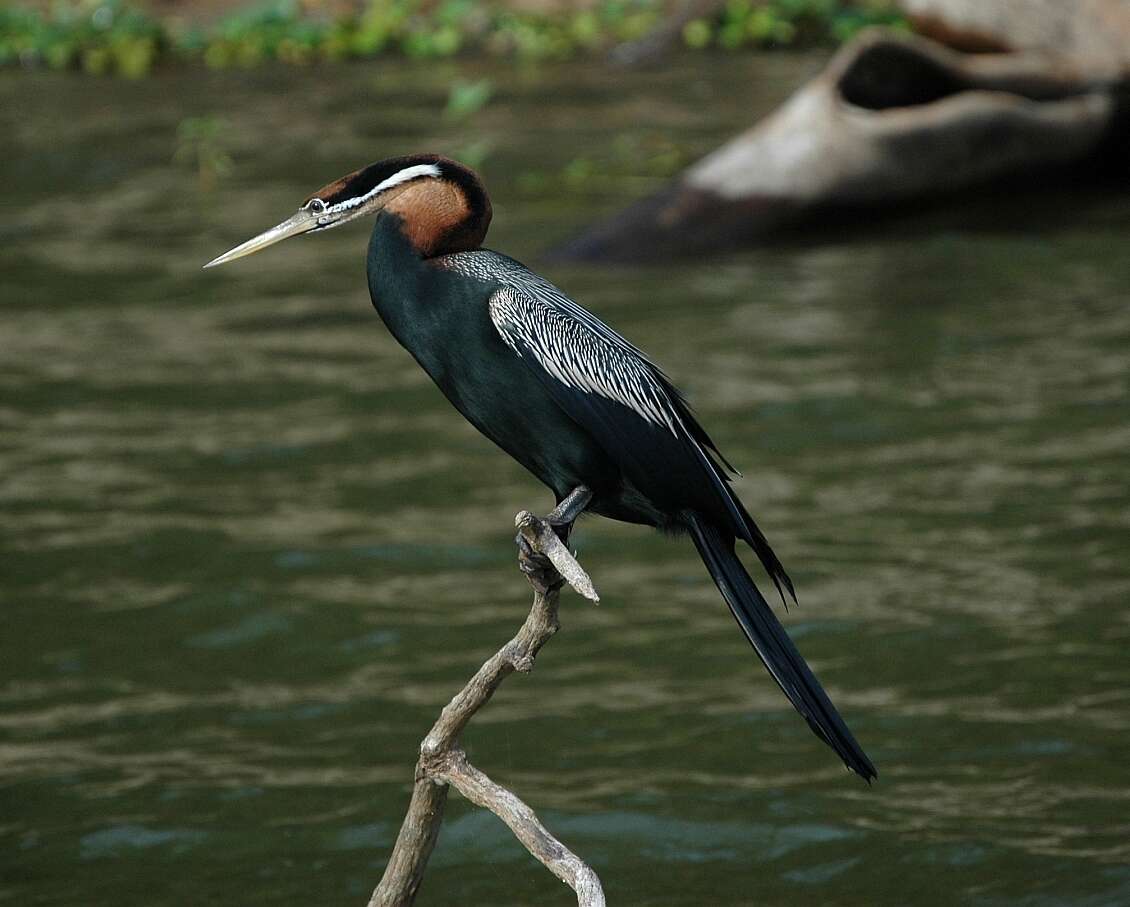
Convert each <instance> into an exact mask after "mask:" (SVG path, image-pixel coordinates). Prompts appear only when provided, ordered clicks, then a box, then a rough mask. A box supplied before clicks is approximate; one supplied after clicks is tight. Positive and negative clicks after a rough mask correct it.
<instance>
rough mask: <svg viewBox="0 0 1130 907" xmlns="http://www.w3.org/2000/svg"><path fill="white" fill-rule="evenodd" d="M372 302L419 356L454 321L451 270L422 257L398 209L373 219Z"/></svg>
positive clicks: (421, 362)
mask: <svg viewBox="0 0 1130 907" xmlns="http://www.w3.org/2000/svg"><path fill="white" fill-rule="evenodd" d="M367 268H368V278H369V295H370V296H371V297H372V300H373V307H374V308H375V309H376V310H377V313H378V314H379V315H380V316H381V319H382V320H383V321H384V323H385V324H386V325H387V326H388V329H389V331H391V332H392V335H393V336H394V337H395V338H396V339H397V340H398V341H399V342H400V343H401V345H402V346H404V347H406V348H408V349H409V350H410V351H412V353H413V355H415V356H416V357H417V359H419V360H420V364H421V365H423V366H424V368H425V369H426V370H428V371H429V372H431V371H432V369H431V368H429V365H430V363H428V362H425V361H424V359H422V358H421V356H427V351H428V350H431V349H434V348H435V337H436V334H437V333H438V332H442V331H443V329H444V326H445V324H448V323H450V319H451V314H452V313H451V312H450V311H449V310H450V307H451V305H452V301H453V297H452V294H451V293H449V292H445V290H446V289H447V287H446V286H445V282H448V281H450V280H451V276H450V275H449V274H448V273H447V272H446V271H444V270H443V269H442V268H437V267H436V266H435V265H434V264H432V263H431V262H430V261H429V260H428V259H426V258H424V257H423V256H422V255H421V253H420V251H419V249H418V248H417V247H416V246H415V245H414V244H413V243H412V241H411V239H410V237H409V236H408V235H406V233H405V231H404V230H403V225H402V221H401V220H400V218H399V217H397V216H396V215H394V214H389V213H386V212H382V213H380V214H378V215H377V219H376V222H375V223H374V224H373V233H372V236H371V237H370V239H369V254H368V258H367Z"/></svg>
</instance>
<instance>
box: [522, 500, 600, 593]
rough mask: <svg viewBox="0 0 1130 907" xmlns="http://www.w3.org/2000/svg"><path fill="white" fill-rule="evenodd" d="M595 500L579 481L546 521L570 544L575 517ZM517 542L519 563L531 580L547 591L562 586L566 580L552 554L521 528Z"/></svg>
mask: <svg viewBox="0 0 1130 907" xmlns="http://www.w3.org/2000/svg"><path fill="white" fill-rule="evenodd" d="M591 500H592V492H591V491H589V489H588V488H586V487H585V486H584V485H578V486H577V487H576V488H574V489H573V490H572V491H571V492H569V494H568V495H567V496H566V497H565V498H564V499H563V500H562V501H561V503H560V504H558V505H557V506H556V507H554V508H553V510H551V511H550V512H549V513H548V514H547V515H546V517H545V521H546V523H548V524H549V525H550V526H551V527H552V528H553V531H554V532H555V533H557V537H558V538H559V539H561V541H562V542H565V543H566V544H568V542H569V533H570V532H571V531H572V529H573V523H574V521H575V520H576V519H577V517H579V516H580V515H581V512H582V511H583V510H584V509H585V508H586V507H587V506H588V505H589V502H590V501H591ZM514 542H515V544H516V545H517V546H518V567H519V569H520V570H521V571H522V572H523V573H525V574H526V576H528V577H529V578H530V582H531V583H533V584H534V586H535V587H536V588H538V589H540V590H541V591H543V592H547V591H549V590H551V589H560V588H561V587H562V586H563V585H564V583H565V581H564V580H563V579H562V578H561V575H560V574H559V573H558V572H557V570H556V568H555V567H554V566H553V564H552V563H550V560H549V558H547V557H546V556H545V555H544V554H540V553H538V552H537V551H535V550H534V548H533V546H532V545H531V544H530V542H529V540H528V539H527V538H526V537H525V536H524V535H523V534H522V533H521V532H519V533H518V534H517V535H516V536H515V537H514Z"/></svg>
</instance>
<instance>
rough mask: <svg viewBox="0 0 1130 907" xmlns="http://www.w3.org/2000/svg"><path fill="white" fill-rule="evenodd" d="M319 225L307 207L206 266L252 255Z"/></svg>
mask: <svg viewBox="0 0 1130 907" xmlns="http://www.w3.org/2000/svg"><path fill="white" fill-rule="evenodd" d="M316 226H318V217H317V215H315V214H313V213H312V212H310V211H307V210H306V209H305V208H304V209H302V210H301V211H299V212H298V213H297V214H295V215H294V216H293V217H290V218H287V219H286V220H284V221H283V222H282V223H281V224H279V225H278V226H276V227H271V229H270V230H267V231H266V232H264V233H260V234H259V235H258V236H256V237H255V238H254V239H249V240H247V242H245V243H243V244H242V245H238V246H236V247H235V248H234V249H232V250H231V251H230V252H225V253H224V254H223V255H221V256H219V257H218V258H213V259H212V260H211V261H210V262H208V264H206V265H204V267H206V268H214V267H216V265H222V264H224V262H228V261H235V260H236V259H237V258H243V257H244V256H245V255H251V254H252V253H254V252H258V251H260V250H261V249H265V248H267V246H273V245H274V244H275V243H277V242H281V241H282V240H284V239H287V238H288V237H291V236H297V235H298V234H300V233H308V232H309V231H311V230H313V229H314V228H315V227H316Z"/></svg>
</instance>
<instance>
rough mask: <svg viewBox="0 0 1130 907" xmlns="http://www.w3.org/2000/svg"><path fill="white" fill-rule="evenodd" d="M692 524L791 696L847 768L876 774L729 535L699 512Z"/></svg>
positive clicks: (748, 631)
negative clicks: (770, 605) (743, 563)
mask: <svg viewBox="0 0 1130 907" xmlns="http://www.w3.org/2000/svg"><path fill="white" fill-rule="evenodd" d="M690 530H691V536H692V537H693V538H694V543H695V547H696V548H698V553H699V555H700V556H701V557H702V561H703V563H704V564H706V569H707V570H709V571H710V575H711V577H713V579H714V582H715V584H716V585H717V586H718V589H719V591H720V592H721V593H722V597H723V598H725V599H726V604H727V605H729V606H730V611H731V612H732V613H733V615H734V617H735V618H736V619H737V621H738V624H739V625H740V626H741V628H742V631H743V632H744V633H745V635H746V637H747V638H748V639H749V641H750V643H752V645H753V648H754V649H755V650H756V651H757V654H758V655H759V656H760V657H761V660H762V662H764V663H765V667H767V668H768V669H769V673H770V674H772V675H773V679H774V680H776V681H777V684H778V685H779V686H780V687H781V689H782V690H783V691H784V693H785V695H786V696H788V697H789V701H790V702H791V703H792V704H793V706H794V707H795V708H796V710H797V711H798V712H800V713H801V715H803V716H804V718H805V720H806V721H807V722H808V726H809V727H811V728H812V730H813V731H814V732H815V734H816V736H817V737H819V738H820V739H821V740H823V741H824V742H825V743H827V744H828V746H830V747H831V748H832V749H833V750H835V751H836V753H837V754H838V755H839V757H840V758H841V759H843V761H844V764H845V765H846V766H847V767H848V768H850V769H851V770H852V771H854V772H855V773H856V774H858V775H859V776H860V777H862V778H864V779H865V780H866V781H871V780H872V779H873V778H875V777H877V772H876V771H875V766H874V765H872V763H871V760H870V759H868V758H867V754H866V753H864V752H863V748H862V747H860V745H859V744H858V743H857V742H856V740H855V737H854V736H852V733H851V731H850V730H848V727H847V725H846V724H845V723H844V720H843V719H842V718H841V717H840V715H839V713H838V712H837V711H836V707H835V706H834V705H832V703H831V700H829V699H828V694H827V693H825V692H824V688H823V687H821V686H820V681H818V680H817V679H816V677H815V675H814V674H813V673H812V670H811V669H810V668H809V667H808V665H807V664H806V663H805V661H804V658H803V657H802V656H801V654H800V652H798V651H797V648H796V646H795V645H794V644H793V641H792V640H791V639H789V636H788V634H787V633H785V628H784V627H782V626H781V624H780V622H779V621H778V620H777V618H776V616H775V615H774V614H773V611H772V610H771V609H770V607H769V604H768V602H766V601H765V598H764V597H763V596H762V594H761V592H760V591H758V589H757V586H755V585H754V583H753V579H752V578H751V577H750V575H749V574H748V573H747V572H746V569H745V567H744V566H743V565H742V562H741V561H740V560H739V559H738V556H737V554H736V553H735V552H734V537H733V535H732V534H729V533H724V532H722V531H721V530H719V529H718V528H717V527H715V526H713V525H711V524H710V523H708V522H706V521H705V520H703V519H702V518H701V517H694V518H692V519H691V521H690Z"/></svg>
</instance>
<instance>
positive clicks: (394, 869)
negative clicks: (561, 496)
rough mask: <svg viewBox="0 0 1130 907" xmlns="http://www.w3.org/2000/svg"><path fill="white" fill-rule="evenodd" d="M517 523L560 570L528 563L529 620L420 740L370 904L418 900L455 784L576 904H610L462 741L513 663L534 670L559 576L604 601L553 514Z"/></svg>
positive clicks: (549, 629)
mask: <svg viewBox="0 0 1130 907" xmlns="http://www.w3.org/2000/svg"><path fill="white" fill-rule="evenodd" d="M515 525H517V527H518V530H519V532H520V533H521V535H522V536H523V537H524V538H525V540H526V541H527V542H528V543H529V545H530V547H531V548H532V550H533V551H534V552H535V553H536V554H538V555H542V556H544V557H545V558H548V559H549V561H550V562H552V564H553V565H554V568H555V570H548V571H545V570H542V571H530V570H527V578H528V579H529V581H530V584H531V585H532V586H533V587H534V601H533V606H532V607H531V608H530V613H529V616H528V617H527V618H526V622H525V623H524V624H522V627H521V629H520V630H519V631H518V633H517V634H516V635H515V636H514V638H513V639H511V640H510V641H509V642H508V643H506V645H504V646H503V647H502V648H501V649H499V650H498V651H497V652H496V653H495V654H494V655H492V656H491V657H490V658H489V659H487V661H486V663H485V664H483V666H482V667H481V668H479V670H478V671H477V672H475V676H474V677H472V678H471V679H470V680H469V681H468V682H467V685H466V686H465V687H463V689H462V690H460V691H459V692H458V693H457V694H456V695H455V697H454V698H453V699H452V700H451V702H449V703H448V704H447V705H446V706H445V707H444V709H443V711H442V712H441V713H440V716H439V720H438V721H436V723H435V724H434V725H433V726H432V729H431V730H430V731H429V732H428V735H427V736H426V737H425V738H424V740H423V742H422V743H421V744H420V758H419V761H418V762H417V763H416V783H415V787H414V788H413V790H412V801H411V803H410V804H409V807H408V814H407V815H406V816H405V817H404V822H403V824H402V825H401V827H400V833H399V835H397V838H396V844H395V845H394V846H393V851H392V856H391V857H389V861H388V865H387V866H386V867H385V872H384V876H383V877H382V878H381V881H380V884H379V885H377V888H376V890H375V891H374V892H373V896H372V897H371V898H370V899H369V907H407V905H410V904H412V903H413V901H415V899H416V893H417V891H418V890H419V888H420V883H421V882H422V881H423V878H424V870H425V868H426V867H427V863H428V858H429V857H430V856H431V853H432V850H434V849H435V845H436V840H437V839H438V837H439V830H440V826H441V825H442V823H443V810H444V806H445V805H446V803H447V790H448V786H449V785H450V786H453V787H455V788H456V789H457V790H458V791H459V792H460V793H462V794H463V796H464V797H466V798H467V799H468V800H470V801H471V802H473V803H476V804H478V805H479V806H482V807H484V808H486V809H489V810H490V811H491V812H493V813H494V814H495V815H497V816H498V817H499V818H500V819H502V821H503V822H505V823H506V824H507V825H508V826H509V827H510V829H511V831H513V832H514V834H515V836H516V837H517V838H518V840H519V841H521V842H522V844H523V845H525V847H526V849H527V850H528V851H529V852H530V853H531V854H532V855H533V856H534V857H536V858H537V859H538V860H540V861H541V862H542V863H543V864H545V866H546V868H547V869H549V871H550V872H552V873H553V874H554V875H555V876H557V877H558V878H559V879H561V880H562V881H563V882H565V884H567V885H568V886H569V887H570V888H572V889H573V891H575V892H576V894H577V904H578V907H604V892H603V890H602V889H601V886H600V879H599V878H598V877H597V875H596V873H595V872H593V871H592V869H590V868H589V867H588V866H587V865H586V864H585V863H584V862H583V861H581V860H580V858H578V857H577V856H576V855H575V854H574V853H573V852H572V851H570V850H569V849H568V848H567V847H565V845H564V844H562V843H561V842H560V841H558V840H557V839H556V838H555V837H554V836H553V835H552V834H550V832H549V831H548V830H547V829H546V828H545V826H543V825H542V824H541V822H540V821H539V820H538V817H537V816H536V815H535V814H534V811H533V810H532V809H530V807H529V806H527V805H526V804H525V803H523V802H522V801H521V800H520V799H519V798H518V797H517V796H516V795H515V794H513V793H512V792H511V791H509V790H507V789H506V788H504V787H502V786H501V785H499V784H496V783H495V782H494V781H492V780H491V779H490V778H488V777H487V776H486V775H484V774H483V773H482V772H480V771H479V770H478V769H476V768H475V767H474V766H473V765H471V764H470V763H469V762H468V761H467V755H466V753H464V752H463V750H462V749H461V748H460V747H459V737H460V735H461V734H462V733H463V729H464V728H465V727H466V726H467V724H468V723H469V722H470V720H471V719H472V718H473V717H474V715H475V713H476V712H478V710H479V709H481V708H482V707H483V706H484V705H486V704H487V702H489V701H490V698H491V696H493V695H494V691H495V690H496V689H498V687H499V685H500V684H501V683H502V681H503V680H505V679H506V678H507V677H508V676H509V675H510V674H512V673H513V672H514V671H520V672H522V673H529V672H530V671H531V670H533V667H534V659H535V658H536V657H537V654H538V652H539V651H540V650H541V647H542V646H544V645H545V644H546V643H547V642H548V641H549V639H550V637H552V636H553V634H554V633H556V632H557V630H558V629H559V627H560V623H559V622H558V619H557V602H558V596H559V589H560V581H561V580H562V579H564V580H565V581H566V582H568V583H569V584H570V585H571V586H572V587H573V588H574V589H576V590H577V592H579V593H580V594H581V595H583V596H585V597H586V598H588V599H590V600H592V601H594V602H595V601H599V596H598V595H597V594H596V590H595V589H594V588H593V585H592V580H591V579H589V576H588V574H587V573H585V571H584V569H583V568H582V567H581V565H580V564H579V563H577V560H576V559H575V558H574V557H573V555H572V554H570V552H569V549H568V548H567V547H566V546H565V544H564V543H563V542H562V541H561V539H560V538H558V536H557V533H555V532H554V531H553V527H552V526H551V525H550V524H549V523H548V522H546V521H545V520H542V519H539V518H538V517H535V516H534V515H532V514H530V513H527V512H526V511H523V512H522V513H520V514H518V516H517V517H516V518H515Z"/></svg>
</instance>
